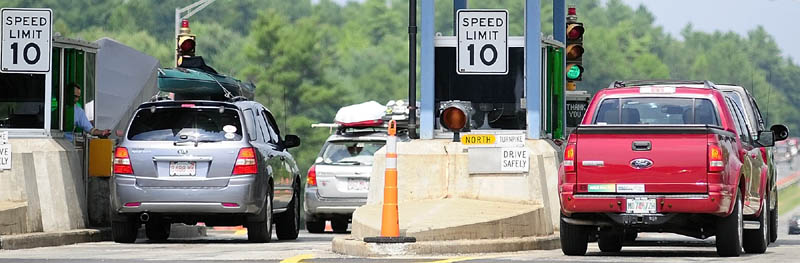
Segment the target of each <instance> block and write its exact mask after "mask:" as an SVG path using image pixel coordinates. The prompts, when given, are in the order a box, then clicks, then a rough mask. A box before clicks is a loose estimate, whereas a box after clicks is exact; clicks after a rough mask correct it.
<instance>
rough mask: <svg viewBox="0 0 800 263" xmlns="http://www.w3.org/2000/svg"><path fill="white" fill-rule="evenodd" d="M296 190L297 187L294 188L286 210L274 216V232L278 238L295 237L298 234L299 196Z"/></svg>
mask: <svg viewBox="0 0 800 263" xmlns="http://www.w3.org/2000/svg"><path fill="white" fill-rule="evenodd" d="M298 192H299V191H298V190H297V189H294V195H293V196H292V201H290V202H289V206H288V207H287V209H286V212H283V214H282V215H280V217H278V218H276V222H275V227H276V228H275V234H276V235H277V236H278V240H290V239H292V240H293V239H297V235H298V234H300V197H299V194H298Z"/></svg>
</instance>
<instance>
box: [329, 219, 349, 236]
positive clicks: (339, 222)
mask: <svg viewBox="0 0 800 263" xmlns="http://www.w3.org/2000/svg"><path fill="white" fill-rule="evenodd" d="M347 221H348V220H347V219H334V220H331V228H333V232H334V233H347V223H348V222H347Z"/></svg>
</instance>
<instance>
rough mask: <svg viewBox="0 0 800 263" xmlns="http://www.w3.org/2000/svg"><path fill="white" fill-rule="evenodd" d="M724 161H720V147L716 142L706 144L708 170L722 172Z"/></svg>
mask: <svg viewBox="0 0 800 263" xmlns="http://www.w3.org/2000/svg"><path fill="white" fill-rule="evenodd" d="M724 167H725V163H724V162H723V161H722V149H721V148H720V147H719V145H717V144H709V145H708V171H709V172H722V170H723V168H724Z"/></svg>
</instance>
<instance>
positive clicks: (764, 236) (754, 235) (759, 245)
mask: <svg viewBox="0 0 800 263" xmlns="http://www.w3.org/2000/svg"><path fill="white" fill-rule="evenodd" d="M768 198H769V195H767V199H763V200H761V205H762V206H761V207H762V209H761V215H759V216H758V223H760V224H761V226H760V227H759V228H758V229H752V230H751V229H747V230H744V244H743V245H744V251H745V252H747V253H756V254H761V253H764V252H765V251H767V245H769V238H770V236H769V222H770V221H769V214H770V213H769V206H768V205H769V199H768ZM764 200H766V201H764Z"/></svg>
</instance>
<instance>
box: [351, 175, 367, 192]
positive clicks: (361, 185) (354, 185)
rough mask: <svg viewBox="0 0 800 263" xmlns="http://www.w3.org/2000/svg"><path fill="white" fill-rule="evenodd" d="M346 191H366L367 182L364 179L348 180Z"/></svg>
mask: <svg viewBox="0 0 800 263" xmlns="http://www.w3.org/2000/svg"><path fill="white" fill-rule="evenodd" d="M347 190H348V191H367V190H369V181H368V180H365V179H356V178H348V179H347Z"/></svg>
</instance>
